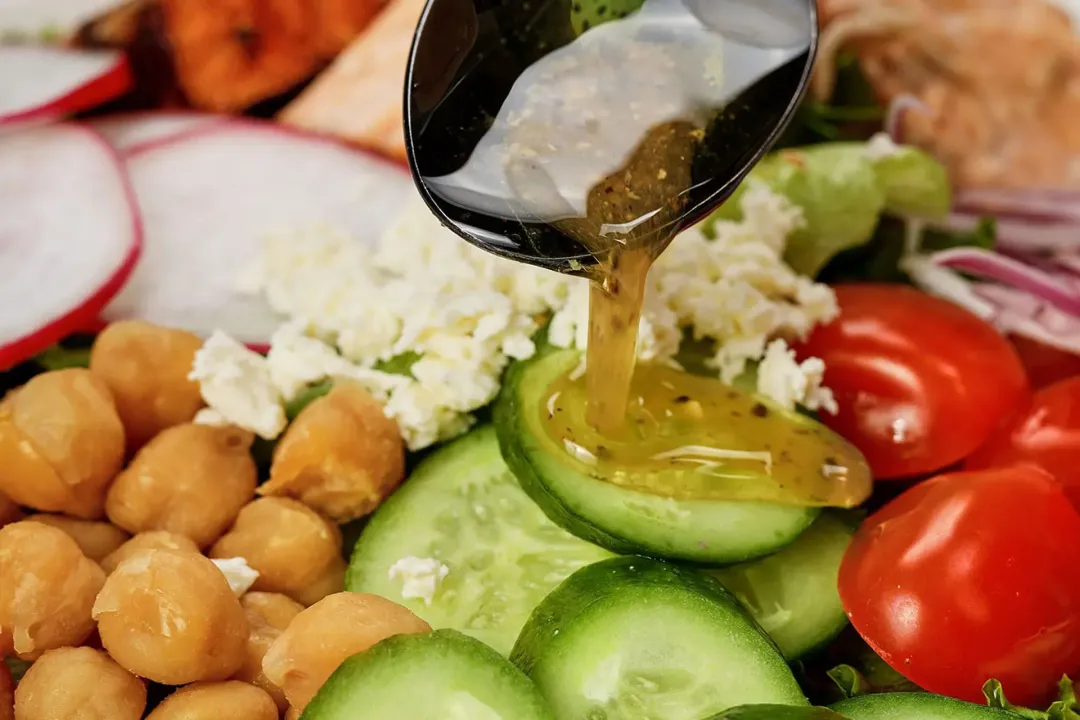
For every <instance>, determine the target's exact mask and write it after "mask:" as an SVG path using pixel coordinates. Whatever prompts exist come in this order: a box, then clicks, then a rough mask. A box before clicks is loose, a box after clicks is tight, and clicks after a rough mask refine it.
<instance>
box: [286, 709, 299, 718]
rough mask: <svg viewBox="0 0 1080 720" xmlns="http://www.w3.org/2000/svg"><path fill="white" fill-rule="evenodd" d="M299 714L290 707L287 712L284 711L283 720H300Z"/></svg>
mask: <svg viewBox="0 0 1080 720" xmlns="http://www.w3.org/2000/svg"><path fill="white" fill-rule="evenodd" d="M300 713H301V711H300V710H297V709H296V708H294V707H290V708H289V709H288V710H286V711H285V720H300Z"/></svg>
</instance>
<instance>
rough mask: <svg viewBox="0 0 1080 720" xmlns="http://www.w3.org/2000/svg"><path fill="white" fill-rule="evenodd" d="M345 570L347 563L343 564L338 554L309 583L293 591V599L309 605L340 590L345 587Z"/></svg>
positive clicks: (306, 605) (343, 560)
mask: <svg viewBox="0 0 1080 720" xmlns="http://www.w3.org/2000/svg"><path fill="white" fill-rule="evenodd" d="M346 570H348V565H346V564H345V558H343V557H341V556H340V555H339V556H338V557H336V558H334V559H333V560H332V561H331V563H330V565H328V566H327V568H326V569H325V570H324V571H323V572H322V574H321V575H319V577H318V578H316V579H315V580H314V581H312V583H311V584H310V585H308V586H307V587H304V588H301V589H300V590H297V591H295V592H293V594H292V597H293V599H294V600H296V602H298V603H300V604H301V605H304V606H305V607H310V606H312V605H314V604H315V603H317V602H319V601H320V600H322V599H323V598H324V597H326V596H327V595H333V594H335V593H339V592H341V591H342V590H344V589H345V571H346Z"/></svg>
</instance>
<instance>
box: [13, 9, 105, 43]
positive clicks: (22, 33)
mask: <svg viewBox="0 0 1080 720" xmlns="http://www.w3.org/2000/svg"><path fill="white" fill-rule="evenodd" d="M116 4H117V3H116V0H3V2H0V34H3V35H4V36H7V37H14V38H17V39H19V40H25V41H34V40H37V41H49V40H52V39H58V40H59V39H64V38H66V37H68V36H70V35H72V34H74V33H75V31H76V30H78V29H79V27H80V26H82V24H83V23H85V22H86V21H88V20H90V19H91V18H93V17H94V16H96V15H100V14H102V13H104V12H106V11H107V10H111V9H112V8H113V6H115V5H116Z"/></svg>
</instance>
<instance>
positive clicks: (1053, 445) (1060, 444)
mask: <svg viewBox="0 0 1080 720" xmlns="http://www.w3.org/2000/svg"><path fill="white" fill-rule="evenodd" d="M1018 462H1027V463H1031V464H1033V465H1038V466H1039V467H1041V468H1042V469H1044V470H1046V471H1047V472H1048V473H1050V474H1051V475H1053V476H1054V477H1055V478H1057V481H1058V482H1060V483H1061V484H1062V485H1063V486H1064V488H1065V494H1066V495H1068V496H1069V499H1070V500H1072V503H1073V506H1074V507H1076V508H1080V376H1078V377H1074V378H1071V379H1069V380H1063V381H1061V382H1058V383H1055V384H1053V385H1050V386H1048V387H1045V388H1043V389H1042V390H1039V391H1038V392H1036V393H1035V396H1034V397H1033V398H1032V401H1031V405H1029V406H1028V409H1027V412H1025V413H1024V414H1022V415H1021V416H1019V417H1018V418H1017V419H1016V420H1015V421H1014V422H1013V423H1012V424H1010V425H1008V426H1006V427H1004V428H1001V429H1000V430H999V431H997V432H995V433H993V434H991V435H990V437H989V438H988V439H987V441H986V442H985V443H984V444H983V446H982V447H981V448H979V449H978V450H976V451H975V453H974V454H972V456H971V457H969V458H968V459H967V461H966V462H965V463H964V467H965V468H968V469H972V470H976V469H980V468H990V467H1003V466H1005V465H1013V464H1016V463H1018Z"/></svg>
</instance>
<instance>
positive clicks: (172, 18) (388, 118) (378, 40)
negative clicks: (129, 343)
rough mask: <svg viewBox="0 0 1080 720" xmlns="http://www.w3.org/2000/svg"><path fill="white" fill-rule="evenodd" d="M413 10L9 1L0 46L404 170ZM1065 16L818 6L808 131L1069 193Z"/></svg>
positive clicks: (1074, 107) (939, 2)
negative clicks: (73, 59)
mask: <svg viewBox="0 0 1080 720" xmlns="http://www.w3.org/2000/svg"><path fill="white" fill-rule="evenodd" d="M424 4H425V3H424V0H127V1H126V2H122V3H110V2H109V1H108V0H12V2H10V3H8V5H9V6H10V7H8V8H7V9H0V38H5V39H6V42H7V43H9V44H10V43H11V42H19V43H54V44H66V45H69V46H74V47H78V48H86V49H102V48H110V49H119V50H123V51H124V52H125V53H126V54H127V56H128V58H129V61H130V65H131V71H132V75H133V79H134V82H133V85H132V88H131V90H130V92H128V93H127V94H125V95H124V96H123V97H122V98H119V99H117V100H114V101H113V102H112V103H109V104H108V105H107V106H106V107H105V108H102V109H101V111H115V110H118V109H143V110H145V109H152V108H155V109H161V108H171V109H175V108H192V109H197V110H204V111H210V112H218V113H230V114H241V113H252V114H256V115H261V116H273V117H276V118H277V119H278V120H279V121H280V122H282V123H285V124H288V125H293V126H296V127H300V128H304V129H308V130H315V131H319V132H325V133H330V134H333V135H337V136H339V137H341V138H343V139H345V140H348V141H350V142H354V143H357V144H359V145H361V146H365V147H368V148H370V149H374V150H377V151H379V152H381V153H384V154H386V155H389V156H390V157H393V158H395V159H398V160H404V145H403V138H402V133H401V114H402V113H401V105H402V102H401V85H402V80H403V77H404V68H405V63H406V60H407V56H408V51H409V47H410V43H411V39H412V31H413V28H414V27H415V24H416V21H417V20H418V18H419V16H420V13H421V12H422V10H423V6H424ZM1077 5H1080V4H1076V3H1074V0H820V9H821V23H822V27H823V35H822V41H821V51H820V54H819V61H818V69H817V73H816V77H815V82H814V87H813V92H812V99H811V102H810V103H808V107H809V108H810V113H809V116H808V117H807V118H806V120H807V122H808V123H809V125H810V126H811V127H816V128H817V129H818V130H820V129H822V124H821V123H822V122H824V123H825V124H826V125H829V126H830V130H831V131H832V132H837V131H839V132H843V133H844V134H845V135H848V134H858V133H859V132H860V131H861V132H863V133H865V132H868V131H870V130H871V129H873V128H874V127H875V126H876V127H880V120H881V119H883V118H884V119H887V121H888V124H889V126H890V128H891V129H893V130H894V132H895V134H896V135H897V136H898V137H902V138H903V140H904V141H905V142H906V143H909V144H913V145H917V146H919V147H922V148H924V149H927V150H930V151H932V152H933V153H934V154H935V155H937V156H938V157H939V158H940V159H942V160H943V161H944V162H945V163H946V164H947V165H948V167H949V169H950V171H951V173H952V175H953V180H954V183H955V184H956V185H958V186H961V187H968V186H993V187H1023V186H1039V187H1076V186H1080V124H1078V123H1076V122H1075V121H1074V118H1076V117H1077V116H1080V38H1078V36H1077V32H1076V26H1075V22H1074V19H1073V18H1074V16H1075V15H1077V14H1080V9H1078V7H1077ZM1019 58H1023V61H1022V62H1020V61H1018V59H1019ZM853 99H854V100H856V101H857V102H856V103H855V104H854V105H852V104H851V103H852V100H853ZM853 108H858V109H860V112H851V110H852V109H853ZM875 108H877V109H878V110H879V111H880V112H878V113H875V112H874V109H875ZM814 109H817V110H819V111H821V112H818V113H816V114H815V113H814V112H813V111H814ZM875 120H876V121H877V122H875ZM837 126H839V127H838V128H837ZM804 129H805V128H804Z"/></svg>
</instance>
